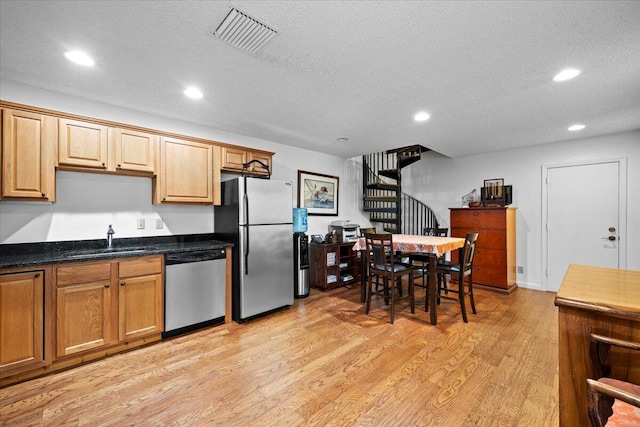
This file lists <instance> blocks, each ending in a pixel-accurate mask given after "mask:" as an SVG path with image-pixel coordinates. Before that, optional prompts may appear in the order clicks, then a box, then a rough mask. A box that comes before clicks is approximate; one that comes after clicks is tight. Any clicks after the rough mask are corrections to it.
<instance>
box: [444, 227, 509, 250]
mask: <svg viewBox="0 0 640 427" xmlns="http://www.w3.org/2000/svg"><path fill="white" fill-rule="evenodd" d="M467 233H479V235H478V241H477V242H476V248H481V249H504V248H505V245H506V244H507V233H506V231H498V230H484V229H475V228H452V229H451V236H452V237H463V238H464V237H465V236H466V235H467Z"/></svg>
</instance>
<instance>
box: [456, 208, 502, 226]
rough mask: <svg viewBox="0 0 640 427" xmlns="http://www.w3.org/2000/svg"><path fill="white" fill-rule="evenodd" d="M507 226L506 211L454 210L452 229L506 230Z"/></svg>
mask: <svg viewBox="0 0 640 427" xmlns="http://www.w3.org/2000/svg"><path fill="white" fill-rule="evenodd" d="M506 225H507V221H506V215H505V210H504V209H487V208H483V209H470V208H466V209H452V210H451V227H478V228H499V229H504V228H505V227H506Z"/></svg>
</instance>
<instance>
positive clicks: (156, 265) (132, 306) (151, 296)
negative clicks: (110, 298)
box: [118, 257, 164, 341]
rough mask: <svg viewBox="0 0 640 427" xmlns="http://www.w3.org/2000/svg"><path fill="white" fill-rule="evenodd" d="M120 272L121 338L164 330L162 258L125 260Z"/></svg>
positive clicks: (121, 263)
mask: <svg viewBox="0 0 640 427" xmlns="http://www.w3.org/2000/svg"><path fill="white" fill-rule="evenodd" d="M140 274H144V275H140ZM119 276H120V279H119V285H118V287H119V290H118V307H119V309H118V339H119V340H120V341H125V340H129V339H133V338H138V337H142V336H145V335H149V334H153V333H160V332H162V331H163V329H164V328H163V325H164V312H163V309H164V299H163V298H164V290H163V282H162V258H161V257H152V258H144V259H139V260H132V261H122V262H120V274H119Z"/></svg>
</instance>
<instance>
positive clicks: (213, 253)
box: [164, 249, 227, 265]
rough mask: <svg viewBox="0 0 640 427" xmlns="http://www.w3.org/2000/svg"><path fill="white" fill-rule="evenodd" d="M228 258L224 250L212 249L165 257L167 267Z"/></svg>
mask: <svg viewBox="0 0 640 427" xmlns="http://www.w3.org/2000/svg"><path fill="white" fill-rule="evenodd" d="M226 257H227V254H226V251H225V250H224V249H211V250H205V251H202V250H200V251H190V252H179V253H172V254H166V255H165V260H164V261H165V265H176V264H188V263H192V262H202V261H211V260H216V259H225V258H226Z"/></svg>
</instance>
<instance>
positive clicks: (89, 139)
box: [58, 119, 109, 169]
mask: <svg viewBox="0 0 640 427" xmlns="http://www.w3.org/2000/svg"><path fill="white" fill-rule="evenodd" d="M108 133H109V128H108V127H107V126H102V125H99V124H95V123H88V122H81V121H78V120H69V119H59V120H58V164H59V165H60V166H65V165H66V166H80V167H86V168H96V169H106V168H107V167H108V148H107V146H108V142H109V136H108Z"/></svg>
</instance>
